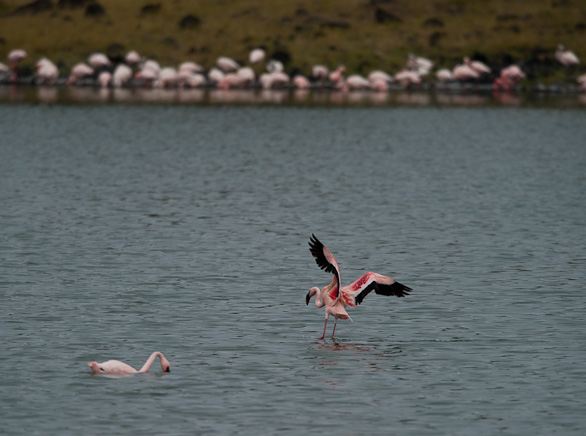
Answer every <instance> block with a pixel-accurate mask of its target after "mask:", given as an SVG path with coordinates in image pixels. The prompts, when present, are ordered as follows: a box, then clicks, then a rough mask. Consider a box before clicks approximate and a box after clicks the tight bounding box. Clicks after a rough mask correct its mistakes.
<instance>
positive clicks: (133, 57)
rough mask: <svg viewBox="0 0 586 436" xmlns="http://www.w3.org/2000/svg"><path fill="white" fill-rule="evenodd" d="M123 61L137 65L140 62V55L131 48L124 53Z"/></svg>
mask: <svg viewBox="0 0 586 436" xmlns="http://www.w3.org/2000/svg"><path fill="white" fill-rule="evenodd" d="M124 61H125V62H126V63H127V64H128V65H137V64H138V63H139V62H140V55H139V54H138V52H137V51H135V50H131V51H129V52H128V53H126V56H125V57H124Z"/></svg>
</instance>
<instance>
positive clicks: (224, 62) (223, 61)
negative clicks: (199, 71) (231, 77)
mask: <svg viewBox="0 0 586 436" xmlns="http://www.w3.org/2000/svg"><path fill="white" fill-rule="evenodd" d="M216 66H217V67H218V68H219V69H221V70H222V71H224V72H225V73H231V72H233V71H236V70H237V69H238V68H240V64H239V63H238V62H236V61H235V60H234V59H230V58H229V57H226V56H222V57H219V58H218V59H217V60H216Z"/></svg>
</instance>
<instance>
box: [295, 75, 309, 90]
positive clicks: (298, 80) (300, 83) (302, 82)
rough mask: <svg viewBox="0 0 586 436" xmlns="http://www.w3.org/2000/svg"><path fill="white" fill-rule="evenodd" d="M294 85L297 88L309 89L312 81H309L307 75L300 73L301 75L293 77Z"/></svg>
mask: <svg viewBox="0 0 586 436" xmlns="http://www.w3.org/2000/svg"><path fill="white" fill-rule="evenodd" d="M293 86H294V87H295V88H296V89H309V88H311V83H309V80H308V79H307V77H305V76H302V75H301V74H299V75H297V76H295V77H293Z"/></svg>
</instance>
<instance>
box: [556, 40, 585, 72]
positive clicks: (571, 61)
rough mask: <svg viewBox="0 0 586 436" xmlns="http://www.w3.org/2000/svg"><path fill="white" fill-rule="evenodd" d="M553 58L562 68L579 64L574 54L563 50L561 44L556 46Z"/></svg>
mask: <svg viewBox="0 0 586 436" xmlns="http://www.w3.org/2000/svg"><path fill="white" fill-rule="evenodd" d="M555 58H556V59H557V60H558V62H559V63H560V64H562V65H563V66H564V67H569V66H572V65H578V64H579V63H580V59H578V56H576V55H575V54H574V52H571V51H570V50H564V46H563V45H562V44H560V45H558V48H557V50H556V51H555Z"/></svg>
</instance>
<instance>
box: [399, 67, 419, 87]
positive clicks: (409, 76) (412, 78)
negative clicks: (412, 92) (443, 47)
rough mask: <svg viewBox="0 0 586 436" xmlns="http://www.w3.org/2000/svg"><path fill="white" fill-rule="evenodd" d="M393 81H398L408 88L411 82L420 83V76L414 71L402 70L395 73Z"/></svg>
mask: <svg viewBox="0 0 586 436" xmlns="http://www.w3.org/2000/svg"><path fill="white" fill-rule="evenodd" d="M394 79H395V82H399V83H400V84H401V85H403V87H404V88H408V87H409V86H410V85H411V84H413V85H419V84H421V76H420V75H419V74H417V72H415V71H411V70H406V69H404V70H402V71H399V72H398V73H397V74H395V77H394Z"/></svg>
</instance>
